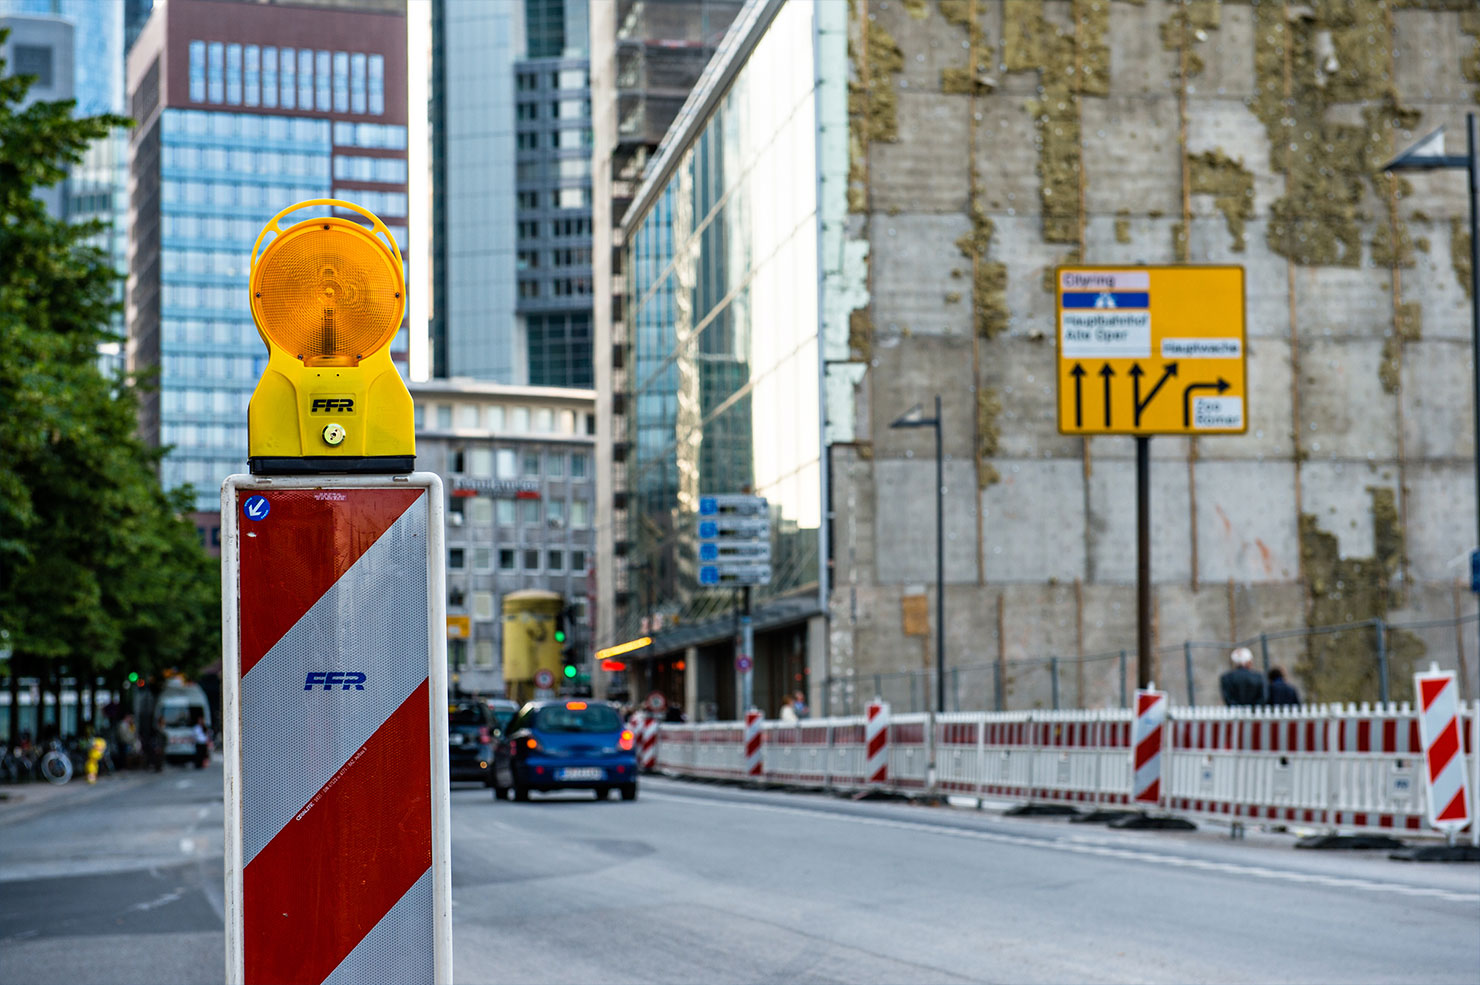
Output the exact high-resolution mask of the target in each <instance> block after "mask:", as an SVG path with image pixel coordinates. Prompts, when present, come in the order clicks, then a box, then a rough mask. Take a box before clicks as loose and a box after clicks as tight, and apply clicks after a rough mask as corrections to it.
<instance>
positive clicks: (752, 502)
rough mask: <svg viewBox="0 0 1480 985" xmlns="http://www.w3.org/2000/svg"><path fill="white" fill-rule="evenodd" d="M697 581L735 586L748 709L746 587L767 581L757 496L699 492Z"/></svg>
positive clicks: (764, 529) (765, 520)
mask: <svg viewBox="0 0 1480 985" xmlns="http://www.w3.org/2000/svg"><path fill="white" fill-rule="evenodd" d="M698 534H699V584H700V585H737V586H740V640H739V644H738V647H737V649H736V652H735V670H736V672H738V673H739V675H740V707H741V708H742V709H746V710H748V709H749V708H750V705H751V697H752V693H753V677H752V676H751V669H752V668H753V667H754V666H755V628H754V626H753V625H752V623H751V621H750V589H751V586H753V585H769V584H770V583H771V515H770V513H769V512H767V507H766V500H765V498H764V497H761V496H750V495H727V496H701V497H699V529H698Z"/></svg>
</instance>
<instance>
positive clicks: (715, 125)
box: [618, 4, 846, 715]
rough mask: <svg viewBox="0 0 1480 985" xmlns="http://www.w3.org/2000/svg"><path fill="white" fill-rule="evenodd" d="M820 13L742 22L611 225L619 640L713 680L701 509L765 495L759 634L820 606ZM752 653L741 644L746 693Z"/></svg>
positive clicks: (829, 91) (720, 644)
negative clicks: (640, 639)
mask: <svg viewBox="0 0 1480 985" xmlns="http://www.w3.org/2000/svg"><path fill="white" fill-rule="evenodd" d="M825 7H826V5H816V6H814V5H811V4H785V5H780V6H779V8H778V7H775V6H772V7H771V8H769V10H768V12H767V16H766V18H765V21H766V23H757V21H756V18H755V16H754V12H752V17H751V18H750V20H749V22H748V23H747V22H746V18H745V17H744V16H743V15H742V19H741V20H740V21H737V24H736V27H735V29H734V30H732V34H731V37H730V38H727V39H726V43H725V44H724V45H723V46H722V47H721V49H720V51H719V53H718V54H717V55H716V57H715V61H714V62H713V63H711V65H710V67H709V69H708V70H707V71H706V76H705V78H704V79H702V80H701V81H700V85H699V88H698V89H696V91H695V95H694V96H693V97H692V98H691V99H690V101H689V104H688V105H687V106H686V107H685V109H684V111H683V113H681V114H680V116H679V119H678V121H677V122H676V123H675V125H674V129H673V130H670V132H669V135H668V138H667V140H666V141H665V143H664V145H663V148H662V149H661V150H660V152H659V155H658V157H657V158H656V159H655V160H654V163H653V165H652V166H651V168H650V170H649V177H648V179H647V181H646V183H645V184H644V185H643V187H642V188H641V189H640V190H639V192H638V194H637V197H636V199H635V200H634V202H633V206H632V208H631V210H630V211H629V212H628V214H627V219H626V221H625V223H624V228H625V230H626V234H627V243H628V247H627V252H626V256H625V258H624V259H625V263H624V269H625V271H626V274H625V276H626V278H627V284H626V291H625V294H626V296H627V298H628V299H629V307H628V308H627V310H626V312H625V322H626V326H627V332H628V334H629V337H630V340H631V341H630V351H629V353H628V355H627V357H626V358H627V359H629V360H630V362H629V366H630V370H629V372H630V379H631V391H630V394H629V399H630V402H631V406H632V409H631V411H630V412H629V413H628V414H627V416H626V420H627V421H628V427H627V431H626V434H625V446H626V447H625V457H626V461H627V472H628V475H627V479H628V481H627V490H628V500H629V502H630V504H631V505H630V508H629V509H628V510H627V516H628V517H629V520H628V524H627V530H626V531H625V532H621V533H619V534H618V536H619V538H624V539H625V541H626V543H625V545H624V546H625V549H626V554H625V558H624V563H625V564H626V566H627V569H628V572H629V574H630V575H631V581H632V584H633V585H634V586H635V587H634V590H633V591H632V592H631V593H630V595H629V596H628V600H627V602H626V604H625V605H623V606H622V607H621V610H620V611H619V613H618V619H619V627H620V628H619V629H618V636H619V638H631V637H635V636H638V635H644V634H645V633H644V631H645V630H647V631H651V630H654V629H656V630H658V632H657V633H655V634H654V635H655V647H654V650H655V652H656V653H659V654H661V653H662V652H664V651H665V650H666V651H668V652H673V651H675V650H676V649H677V648H680V647H685V646H696V645H698V646H703V645H705V644H706V643H712V644H714V645H715V646H716V647H717V650H719V651H724V652H723V653H719V652H717V653H716V654H715V657H716V658H717V659H716V661H715V666H720V667H723V666H728V663H727V656H728V648H729V646H730V642H729V640H730V635H731V633H732V631H733V630H732V623H731V612H732V608H733V605H734V597H735V592H734V590H733V589H732V588H729V587H721V588H719V589H708V588H702V589H701V588H700V587H699V585H698V583H697V563H696V542H695V539H696V530H695V515H696V513H697V510H698V506H699V497H700V496H704V495H711V494H726V493H742V492H751V493H754V494H755V495H758V496H763V497H765V498H766V500H767V501H768V505H769V508H770V515H771V532H772V545H771V552H772V579H771V583H770V584H769V585H768V586H764V587H759V588H757V589H755V592H754V597H755V599H756V600H757V603H758V609H757V612H756V619H757V625H758V628H765V627H766V626H767V625H771V626H773V627H776V628H777V629H778V630H782V629H784V627H785V625H786V624H787V623H788V622H790V623H792V624H793V625H801V626H804V625H805V623H806V622H807V620H808V619H811V618H814V617H816V616H817V615H818V614H819V613H820V612H821V604H820V597H821V592H820V588H819V585H820V574H821V564H820V560H821V558H822V557H823V556H824V549H823V543H824V536H825V534H824V529H823V524H822V513H823V501H824V482H825V476H824V473H823V453H822V446H823V433H822V421H821V414H820V406H821V392H820V388H821V370H822V363H821V354H820V350H819V340H820V339H821V337H822V319H821V317H820V304H821V299H822V297H823V296H824V278H823V277H822V276H821V271H820V267H819V236H820V235H822V222H821V217H822V216H823V214H824V212H823V211H822V210H820V209H819V197H818V182H817V175H818V126H817V121H818V114H819V112H820V111H822V110H820V106H819V101H825V100H827V99H840V98H841V91H842V90H841V89H838V88H837V87H830V86H827V85H825V84H819V76H820V74H821V73H820V72H819V68H818V63H817V58H816V56H815V50H814V49H815V47H816V41H817V33H818V32H819V30H821V28H820V26H819V24H818V18H819V17H822V18H826V17H827V16H828V14H827V13H826V11H825ZM836 37H838V38H841V37H842V35H841V33H839V34H837V35H836ZM835 47H836V46H835ZM822 50H823V51H824V52H825V51H828V50H829V49H828V48H827V47H826V46H823V48H822ZM838 54H839V55H841V49H839V52H838ZM843 67H845V66H843ZM834 74H837V73H834ZM842 77H845V76H842ZM842 150H843V154H844V157H843V167H844V168H846V146H844V147H843V149H842ZM622 438H623V436H618V440H619V441H621V440H622ZM799 632H801V631H800V630H799ZM782 649H785V650H786V651H787V655H786V656H785V658H784V659H783V658H782V657H781V656H779V655H778V657H777V663H776V666H775V667H774V668H773V673H772V674H771V678H772V682H773V686H780V685H779V682H780V681H781V680H783V679H785V680H787V681H790V680H792V679H793V678H796V677H798V676H799V675H800V674H802V673H805V655H804V654H801V653H798V652H797V649H798V648H797V647H794V646H788V647H782ZM764 651H765V647H764V645H763V643H762V642H761V640H760V639H759V637H758V643H757V654H756V655H757V672H758V680H757V686H758V688H761V689H762V690H763V689H764V688H763V682H762V680H761V677H762V676H764V674H763V672H764V671H765V670H766V667H765V664H766V662H767V661H766V653H765V652H764ZM721 657H723V658H725V659H724V660H723V661H721V660H720V659H718V658H721ZM783 664H784V665H785V666H783ZM727 677H728V675H726V674H724V673H717V674H716V673H712V672H710V673H708V676H707V677H702V676H701V680H700V684H699V694H698V698H699V700H700V702H701V703H711V702H712V703H713V704H714V705H715V707H716V709H717V710H718V712H719V713H720V714H721V715H723V714H726V713H728V707H727V706H728V705H729V704H731V703H732V697H731V696H729V695H728V683H727V680H726V678H727ZM706 692H707V696H706Z"/></svg>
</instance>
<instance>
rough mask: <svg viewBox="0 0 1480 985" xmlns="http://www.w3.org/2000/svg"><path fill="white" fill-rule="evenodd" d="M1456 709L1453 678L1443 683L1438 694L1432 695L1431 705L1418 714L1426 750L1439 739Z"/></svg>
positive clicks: (1454, 715)
mask: <svg viewBox="0 0 1480 985" xmlns="http://www.w3.org/2000/svg"><path fill="white" fill-rule="evenodd" d="M1457 711H1458V709H1457V708H1456V707H1455V700H1454V678H1453V677H1450V678H1449V680H1447V681H1445V682H1444V686H1443V687H1442V688H1440V689H1439V693H1438V694H1436V695H1434V700H1433V703H1432V704H1430V705H1429V706H1428V707H1427V708H1425V709H1423V710H1422V711H1421V712H1420V713H1419V721H1420V722H1421V723H1422V728H1423V744H1424V748H1425V749H1427V748H1428V747H1429V746H1431V745H1433V744H1434V742H1435V740H1437V739H1438V738H1439V735H1440V733H1442V732H1443V731H1444V727H1445V726H1446V725H1448V724H1449V720H1450V719H1452V718H1455V717H1456V712H1457Z"/></svg>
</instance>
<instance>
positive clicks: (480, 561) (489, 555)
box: [473, 547, 493, 571]
mask: <svg viewBox="0 0 1480 985" xmlns="http://www.w3.org/2000/svg"><path fill="white" fill-rule="evenodd" d="M473 570H474V571H492V570H493V548H491V547H475V548H473Z"/></svg>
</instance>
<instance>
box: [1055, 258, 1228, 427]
mask: <svg viewBox="0 0 1480 985" xmlns="http://www.w3.org/2000/svg"><path fill="white" fill-rule="evenodd" d="M1054 283H1055V284H1056V285H1057V290H1056V294H1057V301H1058V303H1057V306H1056V307H1057V312H1056V317H1057V319H1058V387H1059V394H1058V396H1059V431H1060V432H1061V433H1063V434H1131V435H1151V434H1192V435H1208V434H1242V433H1244V432H1245V431H1246V430H1248V427H1249V401H1248V374H1247V371H1246V365H1247V357H1248V353H1247V345H1246V342H1245V330H1244V270H1243V268H1242V267H1216V266H1207V267H1202V266H1167V267H1121V266H1114V267H1112V266H1075V267H1059V268H1058V269H1057V270H1056V271H1055V279H1054Z"/></svg>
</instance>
